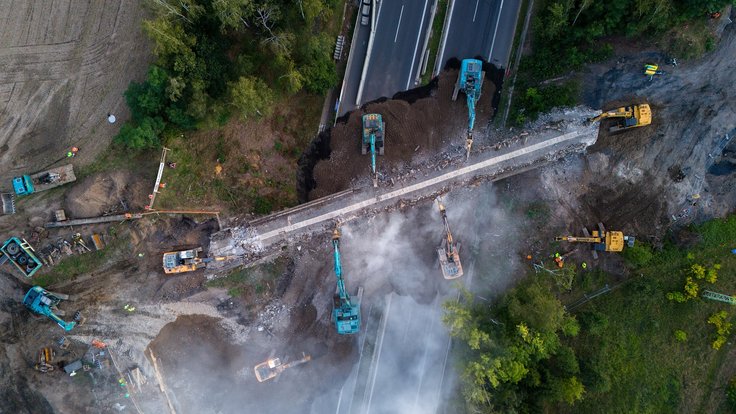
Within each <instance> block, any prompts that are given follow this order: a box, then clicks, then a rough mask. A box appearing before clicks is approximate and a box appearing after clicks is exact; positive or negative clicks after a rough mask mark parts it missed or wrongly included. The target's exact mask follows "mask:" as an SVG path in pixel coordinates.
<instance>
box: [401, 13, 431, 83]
mask: <svg viewBox="0 0 736 414" xmlns="http://www.w3.org/2000/svg"><path fill="white" fill-rule="evenodd" d="M427 4H429V0H424V10H422V22H421V23H420V24H419V31H418V32H417V43H416V44H415V45H414V56H413V57H412V58H411V66H409V79H407V80H406V88H405V89H409V84H410V83H411V73H412V72H413V71H414V62H415V61H416V59H417V50H418V49H419V38H420V37H422V28H423V27H424V15H425V14H426V13H427Z"/></svg>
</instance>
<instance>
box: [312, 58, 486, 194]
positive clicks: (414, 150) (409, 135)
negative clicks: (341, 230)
mask: <svg viewBox="0 0 736 414" xmlns="http://www.w3.org/2000/svg"><path fill="white" fill-rule="evenodd" d="M457 75H458V71H457V70H449V71H445V72H443V73H442V74H441V75H440V76H439V79H438V81H437V86H436V88H434V89H432V90H431V91H425V90H422V94H426V95H428V97H425V98H420V99H414V96H415V95H412V94H405V95H400V96H401V97H404V96H406V97H407V98H409V97H410V98H411V99H407V100H404V99H392V100H386V101H377V102H372V103H368V104H366V105H364V106H363V107H362V108H361V109H360V110H356V111H353V112H351V113H349V114H347V115H346V116H345V117H343V118H341V122H340V123H338V124H337V125H336V126H335V127H334V128H333V129H332V131H331V139H330V147H331V150H332V151H331V153H330V156H329V159H327V160H324V161H321V162H318V163H317V165H316V167H315V168H314V172H313V177H314V184H315V188H314V189H313V190H312V191H311V192H310V194H309V199H315V198H319V197H323V196H325V195H328V194H332V193H335V192H338V191H341V190H344V189H346V188H348V187H350V186H351V183H352V184H357V183H359V182H368V181H369V180H370V175H369V172H370V156H369V155H365V156H364V155H361V153H360V141H361V122H362V121H361V120H362V116H363V114H366V113H378V114H381V115H382V116H383V121H384V123H385V125H386V132H385V147H384V148H385V154H384V155H383V156H379V157H378V160H377V163H378V169H379V173H380V176H381V177H382V180H388V179H390V177H391V175H392V172H395V171H396V169H402V168H407V167H411V166H413V165H417V164H419V163H421V162H422V161H423V160H425V159H427V158H428V157H430V156H432V155H435V154H437V153H438V152H441V151H443V150H446V149H448V148H451V147H453V146H454V147H461V146H463V145H464V144H465V130H466V128H467V117H468V110H467V106H466V104H465V97H464V95H463V94H460V95H459V96H458V99H457V101H454V102H453V101H452V100H451V99H450V98H451V96H452V91H453V88H454V85H455V82H456V80H457ZM495 91H496V85H494V84H493V82H484V83H483V92H482V95H481V98H480V101H479V102H478V105H477V108H476V121H475V130H476V131H477V132H478V134H477V135H482V131H483V128H484V127H485V125H487V123H488V121H489V120H490V119H491V116H492V115H493V108H492V107H491V100H492V98H493V96H494V94H495Z"/></svg>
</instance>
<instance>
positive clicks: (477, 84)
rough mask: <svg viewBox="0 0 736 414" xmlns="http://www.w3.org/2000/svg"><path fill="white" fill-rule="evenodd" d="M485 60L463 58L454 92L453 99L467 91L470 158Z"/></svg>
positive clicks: (466, 147)
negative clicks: (476, 107) (476, 106)
mask: <svg viewBox="0 0 736 414" xmlns="http://www.w3.org/2000/svg"><path fill="white" fill-rule="evenodd" d="M484 77H485V72H483V62H481V61H480V60H478V59H463V62H462V64H461V66H460V76H458V77H457V83H456V84H455V90H454V91H453V92H452V100H453V101H454V100H456V99H457V95H458V93H459V92H460V91H462V92H463V93H465V98H466V99H467V103H468V136H467V138H466V139H465V150H466V152H467V153H466V156H465V157H466V159H467V158H470V148H471V147H472V146H473V126H474V125H475V104H477V103H478V100H479V99H480V92H481V88H482V87H483V78H484Z"/></svg>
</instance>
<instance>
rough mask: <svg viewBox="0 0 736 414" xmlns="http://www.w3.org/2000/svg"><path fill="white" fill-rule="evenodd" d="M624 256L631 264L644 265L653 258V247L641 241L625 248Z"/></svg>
mask: <svg viewBox="0 0 736 414" xmlns="http://www.w3.org/2000/svg"><path fill="white" fill-rule="evenodd" d="M623 257H624V260H625V261H626V263H627V264H629V265H630V266H634V267H644V266H646V265H647V264H649V262H650V261H651V260H652V257H653V254H652V248H651V247H649V245H648V244H646V243H641V242H639V243H636V244H634V245H633V246H632V247H627V248H626V249H624V251H623Z"/></svg>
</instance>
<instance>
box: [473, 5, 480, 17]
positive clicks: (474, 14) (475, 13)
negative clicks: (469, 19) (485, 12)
mask: <svg viewBox="0 0 736 414" xmlns="http://www.w3.org/2000/svg"><path fill="white" fill-rule="evenodd" d="M479 3H480V0H475V11H474V12H473V22H475V16H477V15H478V4H479Z"/></svg>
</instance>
